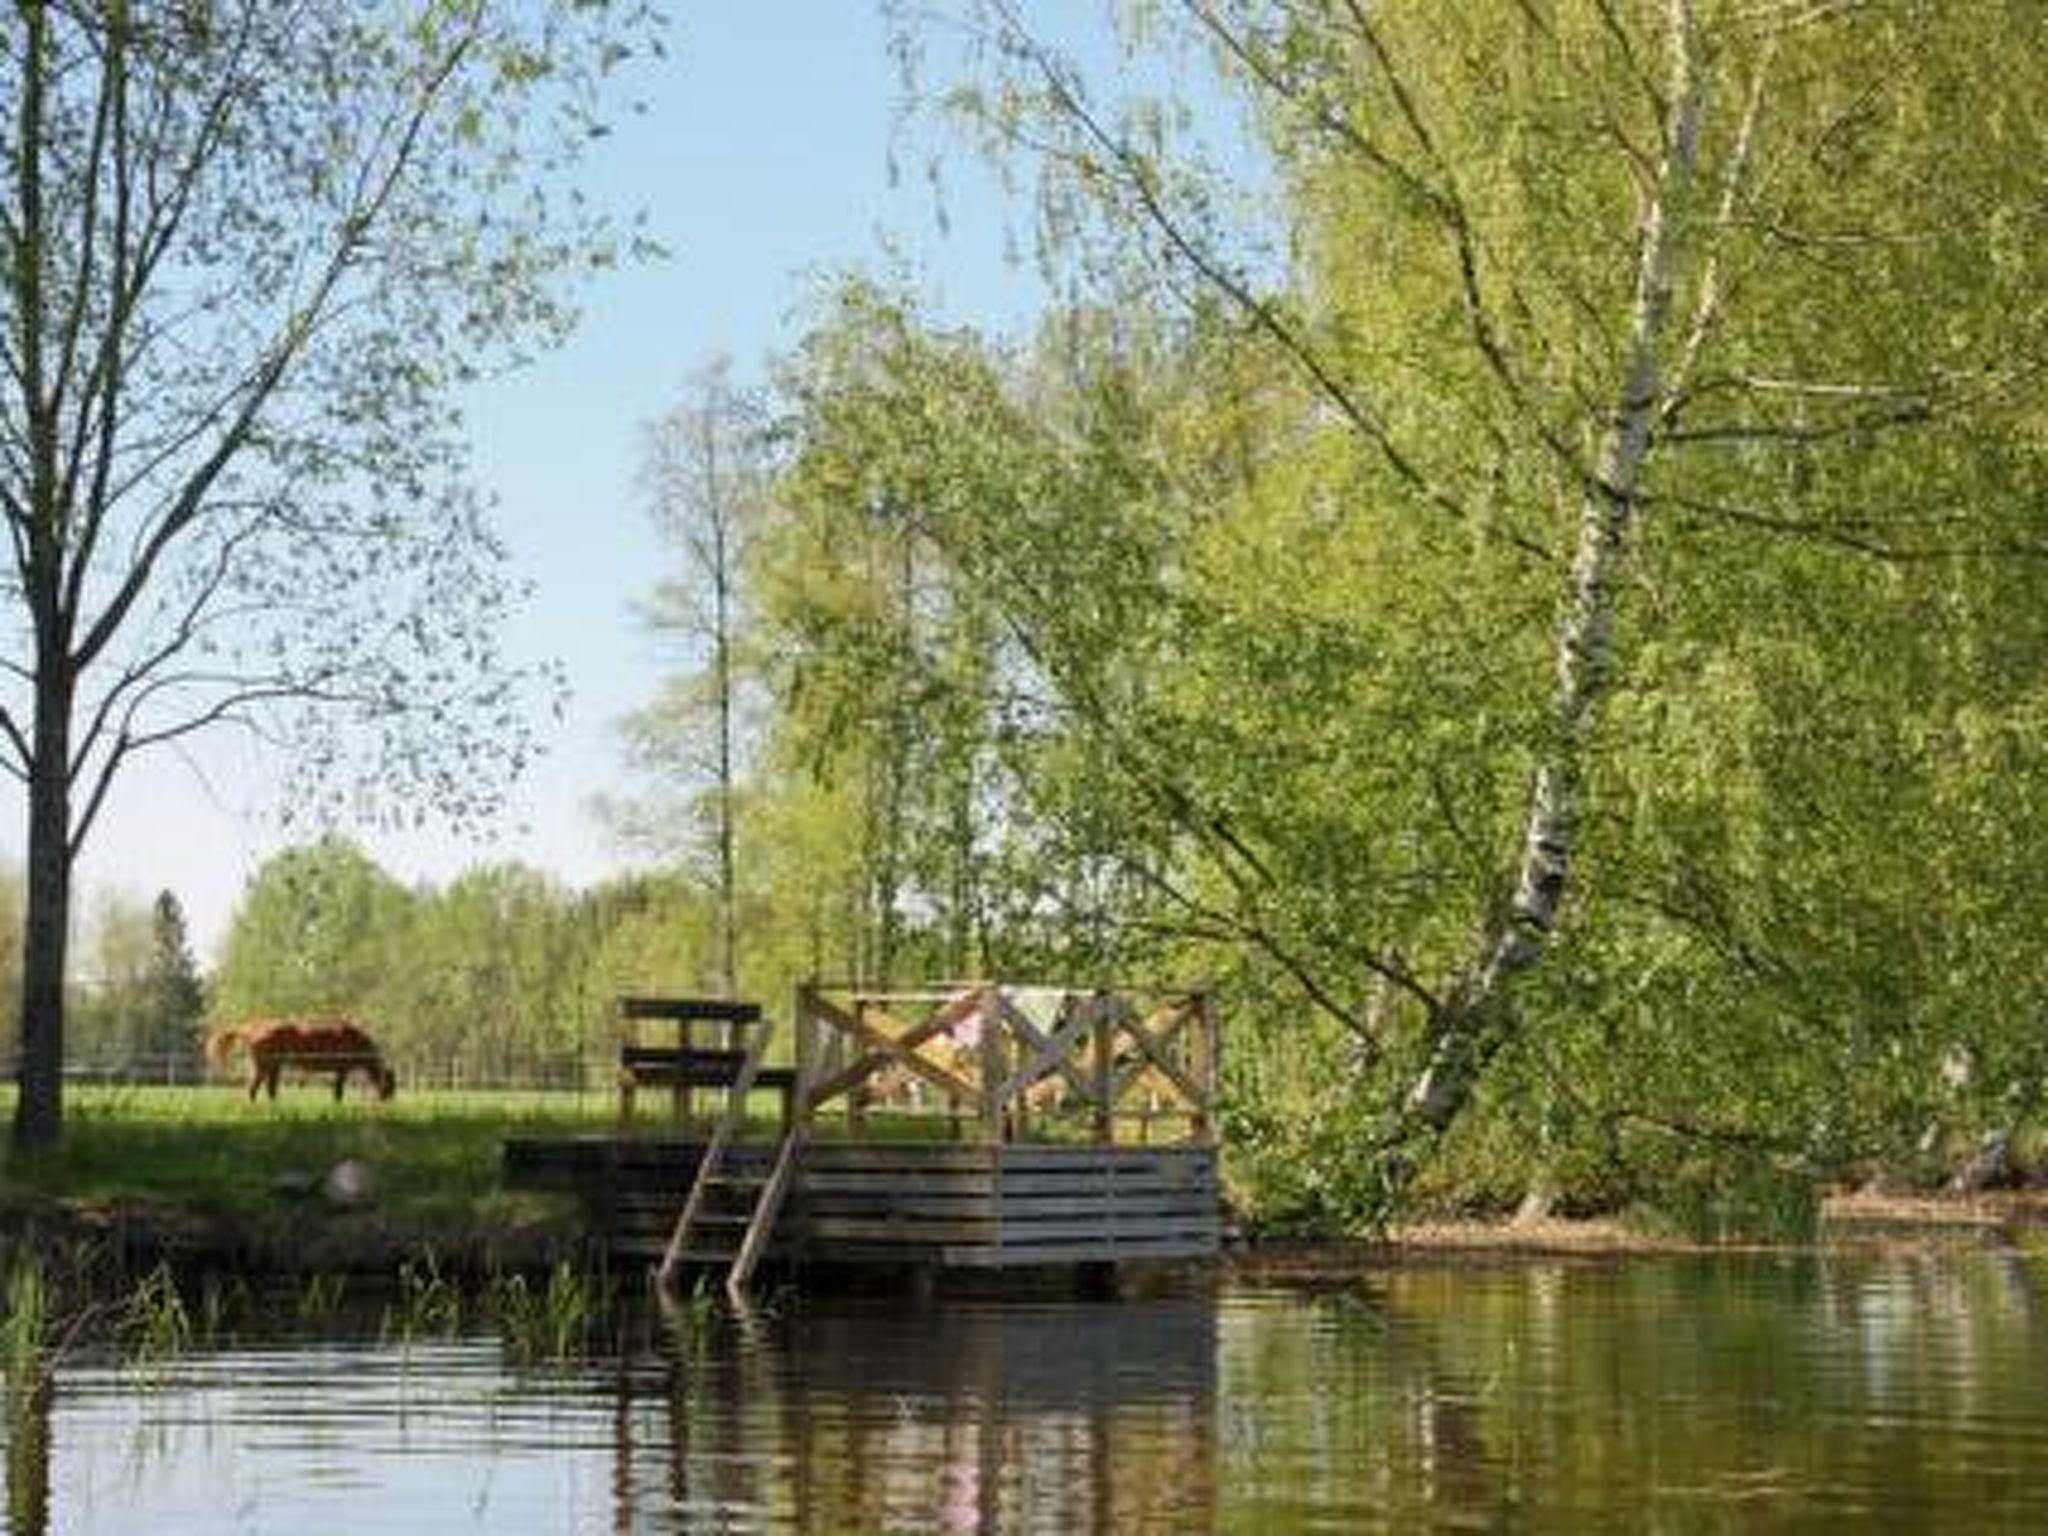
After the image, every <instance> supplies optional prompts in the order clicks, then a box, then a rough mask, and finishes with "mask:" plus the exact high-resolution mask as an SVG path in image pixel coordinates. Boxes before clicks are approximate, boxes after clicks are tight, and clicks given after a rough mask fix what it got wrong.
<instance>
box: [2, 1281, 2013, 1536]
mask: <svg viewBox="0 0 2048 1536" xmlns="http://www.w3.org/2000/svg"><path fill="white" fill-rule="evenodd" d="M2044 1278H2048V1259H2044V1257H2043V1256H2042V1255H2040V1254H2029V1253H2026V1252H2022V1251H2016V1250H2005V1251H1998V1252H1985V1253H1977V1254H1971V1253H1956V1252H1951V1253H1946V1254H1929V1253H1916V1254H1903V1255H1861V1256H1857V1255H1840V1256H1835V1257H1830V1258H1815V1257H1811V1256H1808V1257H1794V1258H1784V1257H1756V1256H1753V1257H1747V1258H1743V1257H1716V1258H1710V1259H1684V1260H1641V1259H1634V1260H1628V1261H1625V1262H1613V1263H1604V1262H1575V1263H1562V1264H1561V1263H1511V1264H1499V1265H1493V1266H1487V1265H1484V1264H1475V1263H1473V1262H1471V1261H1466V1262H1462V1263H1458V1264H1449V1263H1445V1264H1438V1265H1414V1266H1409V1267H1403V1268H1396V1269H1390V1270H1381V1271H1377V1272H1372V1273H1366V1274H1356V1273H1354V1274H1350V1275H1343V1276H1338V1277H1336V1278H1335V1279H1332V1280H1329V1281H1327V1282H1323V1283H1303V1282H1300V1281H1298V1280H1297V1281H1290V1282H1289V1283H1287V1284H1285V1285H1281V1284H1265V1285H1250V1284H1245V1283H1233V1284H1229V1285H1225V1286H1223V1287H1221V1288H1220V1289H1217V1290H1214V1291H1210V1290H1206V1289H1196V1290H1194V1291H1192V1292H1190V1293H1187V1294H1181V1295H1175V1296H1171V1297H1167V1298H1164V1299H1153V1300H1146V1301H1142V1302H1114V1303H1109V1302H1105V1303H1083V1302H1064V1301H1039V1302H1008V1303H996V1302H966V1301H951V1302H942V1303H939V1304H936V1305H931V1304H925V1305H919V1304H916V1303H913V1302H909V1301H906V1300H900V1299H898V1300H889V1299H876V1300H871V1301H863V1302H852V1301H813V1302H808V1303H805V1304H802V1305H794V1304H792V1305H789V1306H786V1307H784V1308H781V1309H779V1310H776V1311H772V1312H769V1313H766V1314H760V1315H749V1316H742V1317H737V1318H735V1317H732V1316H730V1315H727V1314H723V1313H717V1314H704V1315H692V1314H689V1313H687V1312H686V1313H685V1314H683V1315H682V1316H681V1317H680V1318H679V1319H676V1320H672V1321H671V1322H669V1323H666V1324H665V1323H664V1322H663V1321H662V1320H661V1319H660V1318H658V1317H656V1316H653V1315H651V1314H650V1315H649V1316H647V1317H644V1318H636V1319H634V1320H633V1328H634V1329H635V1330H637V1331H635V1332H632V1333H630V1334H629V1336H628V1337H627V1338H625V1339H624V1340H623V1341H622V1346H621V1347H620V1348H619V1349H618V1350H617V1351H616V1352H615V1353H612V1354H610V1355H607V1356H606V1357H605V1358H603V1359H600V1360H594V1361H586V1362H582V1363H579V1364H577V1365H575V1366H571V1367H548V1368H536V1367H534V1366H532V1365H530V1364H525V1363H522V1362H521V1361H519V1359H518V1358H517V1357H516V1356H515V1355H514V1354H513V1353H512V1352H511V1351H509V1350H508V1349H507V1348H506V1347H505V1346H503V1345H502V1344H500V1343H499V1342H498V1341H497V1340H496V1339H493V1338H465V1339H455V1340H443V1341H437V1342H429V1343H415V1344H413V1345H410V1346H407V1345H403V1344H396V1343H384V1342H379V1341H378V1340H377V1339H376V1337H375V1336H374V1332H368V1333H362V1334H359V1335H357V1336H356V1337H354V1338H349V1337H335V1336H334V1335H333V1334H332V1333H329V1334H327V1335H325V1336H323V1337H319V1338H310V1337H306V1336H299V1337H296V1338H277V1339H271V1340H268V1341H245V1342H244V1343H242V1344H239V1345H237V1346H235V1347H233V1348H228V1349H222V1350H220V1351H217V1352H213V1353H198V1354H194V1355H190V1356H187V1357H183V1358H181V1359H178V1360H176V1361H173V1362H171V1363H170V1364H168V1365H166V1366H163V1367H160V1368H156V1369H155V1370H154V1371H153V1372H152V1373H151V1374H148V1375H145V1374H142V1373H139V1372H138V1371H136V1370H135V1369H132V1368H129V1367H125V1366H122V1365H120V1364H119V1363H117V1362H110V1361H102V1362H97V1363H94V1362H90V1361H79V1360H72V1361H68V1362H67V1363H66V1364H65V1365H64V1366H63V1367H62V1368H61V1369H60V1370H59V1372H58V1374H57V1377H56V1379H55V1382H54V1386H49V1385H45V1386H44V1387H42V1388H38V1389H35V1390H27V1389H18V1388H15V1387H13V1386H10V1391H9V1395H8V1398H7V1409H8V1411H7V1415H6V1425H5V1432H6V1435H7V1444H6V1470H7V1478H8V1488H7V1504H6V1514H7V1521H6V1523H7V1529H8V1530H9V1531H12V1532H14V1533H16V1536H43V1533H44V1532H45V1531H47V1530H62V1531H65V1532H95V1531H132V1530H138V1529H148V1530H150V1531H151V1532H152V1533H158V1532H162V1533H175V1532H183V1531H191V1532H201V1531H206V1532H211V1531H217V1530H221V1529H241V1530H252V1531H290V1532H301V1531H329V1530H347V1531H349V1532H351V1533H352V1536H371V1533H374V1532H378V1531H418V1530H435V1531H443V1530H490V1531H567V1530H574V1531H602V1530H611V1531H615V1532H662V1533H668V1532H707V1531H777V1532H780V1531H798V1532H818V1533H841V1532H868V1531H904V1532H933V1533H958V1532H978V1533H980V1532H986V1533H995V1532H1006V1533H1007V1532H1023V1533H1031V1532H1061V1533H1070V1532H1119V1533H1121V1532H1135V1533H1140V1536H1142V1533H1146V1532H1168V1531H1171V1532H1191V1531H1194V1532H1198V1531H1223V1532H1230V1533H1239V1532H1245V1533H1254V1536H1258V1533H1269V1532H1270V1533H1280V1532H1296V1531H1312V1530H1337V1531H1411V1530H1456V1529H1480V1530H1485V1529H1517V1530H1527V1531H1537V1532H1549V1531H1555V1532H1565V1531H1571V1532H1579V1531H1638V1530H1643V1529H1658V1530H1666V1531H1691V1530H1701V1531H1707V1530H1720V1529H1727V1528H1730V1527H1731V1526H1733V1527H1740V1528H1742V1529H1745V1530H1774V1529H1832V1528H1851V1527H1853V1528H1855V1529H1858V1530H1887V1529H1896V1530H1928V1529H1944V1530H1947V1529H1957V1530H1963V1529H1967V1530H1992V1529H2013V1530H2019V1529H2048V1394H2043V1393H2042V1392H2041V1390H2040V1387H2041V1383H2042V1382H2043V1381H2044V1380H2048V1328H2044V1325H2048V1313H2044V1310H2043V1304H2042V1303H2043V1293H2042V1286H2043V1282H2044Z"/></svg>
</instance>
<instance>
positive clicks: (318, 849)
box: [212, 836, 419, 1024]
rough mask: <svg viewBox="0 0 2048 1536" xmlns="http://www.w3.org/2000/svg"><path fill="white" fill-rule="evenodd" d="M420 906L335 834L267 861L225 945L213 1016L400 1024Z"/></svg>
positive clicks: (412, 970)
mask: <svg viewBox="0 0 2048 1536" xmlns="http://www.w3.org/2000/svg"><path fill="white" fill-rule="evenodd" d="M416 905H417V900H416V898H415V896H414V895H413V893H412V892H411V891H409V890H407V889H406V887H404V886H403V885H401V884H399V883H398V882H397V881H396V880H394V879H392V877H391V876H390V875H388V874H386V873H385V872H384V871H383V870H382V869H381V868H379V867H378V865H377V864H376V862H375V861H374V860H372V859H371V858H370V857H369V856H368V855H366V854H364V853H363V852H362V850H361V849H359V848H357V847H356V846H355V845H354V844H353V843H350V842H348V841H347V840H346V839H344V838H341V837H337V836H328V837H325V838H322V839H321V840H320V841H318V842H315V843H308V844H305V845H303V846H301V847H297V848H288V849H286V850H284V851H283V852H281V853H278V854H274V855H272V856H271V857H270V858H269V859H267V860H265V861H264V863H263V866H262V867H261V868H260V869H258V870H257V871H256V873H255V874H254V875H252V876H251V877H250V879H249V883H248V885H247V887H246V888H245V889H244V890H243V892H242V899H241V901H240V902H239V903H237V904H236V907H235V912H234V916H233V918H232V919H231V920H230V922H229V925H228V933H227V938H226V940H225V941H224V943H223V944H222V947H221V959H220V965H219V967H218V968H217V971H216V975H215V978H214V986H213V1009H212V1011H213V1016H214V1017H215V1018H216V1019H217V1020H219V1021H221V1022H223V1023H227V1022H233V1021H235V1020H237V1019H244V1018H253V1017H263V1016H275V1015H280V1014H319V1013H350V1014H356V1015H359V1016H361V1017H364V1018H366V1019H369V1020H371V1021H373V1022H375V1023H379V1024H381V1023H382V1022H383V1021H384V1020H385V1019H386V1018H387V1017H390V1018H393V1019H394V1020H396V1019H397V1017H398V1015H399V1013H400V1009H399V1008H398V1007H397V1006H396V1005H395V1004H396V1002H397V1000H400V999H403V998H404V997H405V995H406V989H407V987H408V986H409V985H410V982H409V978H411V977H412V976H414V975H415V974H416V973H417V971H418V969H419V967H418V963H417V958H416V957H415V956H414V954H413V951H412V947H411V936H412V930H413V925H414V913H415V908H416Z"/></svg>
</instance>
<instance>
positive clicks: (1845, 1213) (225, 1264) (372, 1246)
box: [0, 1189, 2048, 1279]
mask: <svg viewBox="0 0 2048 1536" xmlns="http://www.w3.org/2000/svg"><path fill="white" fill-rule="evenodd" d="M2028 1233H2041V1234H2048V1189H2026V1190H2015V1191H2003V1192H1993V1193H1983V1194H1969V1195H1963V1194H1948V1193H1938V1194H1879V1193H1873V1192H1871V1191H1867V1190H1861V1191H1854V1192H1845V1193H1841V1194H1836V1195H1831V1196H1829V1197H1828V1198H1827V1199H1826V1200H1825V1201H1824V1202H1823V1204H1822V1208H1821V1220H1820V1229H1819V1231H1818V1233H1817V1234H1816V1235H1815V1236H1814V1237H1813V1238H1812V1239H1811V1240H1805V1241H1769V1240H1754V1241H1750V1240H1728V1241H1718V1242H1709V1241H1700V1240H1696V1239H1691V1238H1687V1237H1684V1236H1682V1235H1678V1234H1668V1233H1658V1232H1653V1231H1646V1230H1643V1229H1641V1228H1638V1227H1634V1226H1631V1225H1629V1224H1627V1223H1625V1222H1623V1221H1621V1220H1619V1219H1616V1218H1614V1217H1583V1218H1578V1217H1571V1218H1568V1217H1557V1216H1544V1217H1539V1218H1535V1219H1528V1218H1509V1217H1503V1218H1498V1219H1486V1218H1465V1219H1459V1218H1443V1219H1420V1220H1416V1221H1413V1222H1407V1223H1403V1224H1400V1225H1398V1226H1396V1227H1394V1228H1393V1229H1392V1230H1391V1231H1390V1232H1389V1233H1388V1234H1387V1235H1386V1236H1385V1237H1383V1238H1379V1239H1368V1238H1359V1237H1351V1236H1345V1235H1343V1234H1327V1233H1310V1234H1292V1235H1287V1236H1278V1235H1260V1234H1255V1233H1254V1234H1245V1235H1240V1236H1238V1237H1236V1238H1234V1239H1232V1240H1230V1241H1228V1242H1226V1244H1225V1247H1224V1250H1223V1252H1222V1254H1221V1256H1220V1261H1219V1262H1220V1265H1221V1266H1222V1267H1223V1268H1224V1269H1226V1270H1228V1271H1231V1272H1233V1273H1239V1274H1250V1275H1267V1276H1272V1277H1295V1278H1313V1277H1314V1276H1315V1275H1316V1274H1318V1273H1320V1272H1334V1271H1335V1270H1337V1269H1344V1270H1355V1269H1357V1268H1359V1267H1369V1266H1371V1265H1374V1264H1381V1265H1385V1264H1401V1263H1413V1262H1432V1261H1433V1262H1471V1263H1488V1262H1502V1263H1508V1262H1516V1261H1519V1260H1525V1259H1534V1258H1569V1259H1623V1258H1638V1257H1657V1256H1671V1255H1681V1254H1717V1253H1718V1254H1728V1253H1745V1252H1776V1253H1801V1252H1826V1251H1830V1250H1853V1249H1858V1248H1865V1247H1872V1246H1875V1247H1887V1248H1892V1247H1899V1246H1902V1245H1903V1246H1923V1247H1924V1246H1941V1245H1946V1244H1953V1243H1957V1242H1970V1243H1985V1242H1994V1243H1996V1242H2012V1241H2016V1240H2018V1239H2019V1238H2021V1237H2022V1236H2023V1235H2025V1234H2028ZM19 1251H28V1252H32V1253H36V1254H38V1255H42V1256H44V1257H54V1258H58V1259H60V1260H69V1261H71V1262H72V1263H75V1264H82V1265H84V1266H86V1267H90V1268H94V1269H98V1268H102V1267H104V1268H107V1269H111V1270H113V1271H116V1272H123V1273H136V1272H141V1271H145V1270H148V1269H151V1268H154V1267H156V1266H157V1265H159V1264H168V1265H170V1266H171V1267H173V1268H178V1269H194V1270H219V1271H226V1272H231V1273H238V1274H243V1275H248V1276H252V1277H255V1276H269V1277H276V1278H281V1279H289V1278H293V1277H302V1276H305V1275H308V1274H317V1273H336V1274H347V1275H359V1276H360V1275H376V1274H382V1275H386V1276H396V1275H398V1274H399V1273H400V1271H401V1270H403V1269H404V1268H406V1267H407V1266H409V1265H418V1264H430V1265H432V1266H433V1267H434V1269H435V1270H436V1271H437V1272H438V1273H441V1274H444V1275H447V1276H450V1277H456V1276H466V1277H472V1278H479V1279H481V1278H487V1277H489V1276H493V1275H501V1274H511V1273H517V1272H528V1273H532V1272H538V1271H544V1270H548V1269H551V1268H554V1267H555V1266H557V1265H560V1264H562V1263H565V1262H567V1263H570V1264H573V1265H577V1266H580V1267H586V1268H592V1269H597V1268H603V1267H604V1266H605V1264H606V1259H605V1257H604V1255H603V1254H602V1253H601V1252H599V1251H597V1249H596V1248H595V1245H594V1244H593V1243H592V1241H591V1238H590V1235H589V1233H588V1232H587V1231H586V1230H585V1228H584V1225H583V1222H582V1220H581V1217H580V1213H578V1212H577V1211H576V1210H575V1209H574V1208H573V1206H570V1205H568V1204H566V1203H564V1202H559V1201H558V1202H545V1201H543V1202H522V1204H521V1206H520V1207H519V1208H518V1209H517V1210H516V1211H508V1210H506V1209H504V1208H503V1207H499V1208H497V1209H494V1210H488V1211H479V1212H476V1213H474V1214H473V1215H472V1216H470V1217H469V1218H468V1219H466V1220H462V1221H458V1222H450V1221H447V1220H441V1219H432V1220H429V1219H422V1218H419V1217H407V1216H404V1215H395V1214H393V1213H391V1212H389V1211H385V1210H383V1209H380V1208H379V1207H378V1206H376V1205H375V1204H369V1205H365V1206H359V1207H337V1206H335V1205H332V1204H330V1203H328V1202H326V1201H324V1200H322V1199H320V1198H318V1197H308V1198H304V1199H300V1200H295V1201H290V1202H286V1201H282V1200H281V1201H279V1203H278V1204H277V1205H276V1206H275V1207H273V1208H270V1209H266V1210H264V1211H262V1212H260V1213H250V1212H241V1213H227V1212H220V1211H203V1210H195V1209H190V1208H185V1207H180V1206H175V1205H168V1204H164V1203H161V1202H152V1201H148V1200H143V1199H112V1200H95V1201H77V1200H65V1199H62V1198H50V1197H45V1198H42V1199H31V1200H26V1201H23V1200H19V1199H17V1200H16V1201H13V1202H10V1203H9V1204H8V1205H7V1206H6V1207H5V1208H4V1209H0V1261H4V1260H5V1259H8V1258H11V1257H12V1256H13V1254H14V1253H16V1252H19Z"/></svg>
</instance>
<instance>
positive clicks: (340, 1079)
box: [334, 1067, 348, 1104]
mask: <svg viewBox="0 0 2048 1536" xmlns="http://www.w3.org/2000/svg"><path fill="white" fill-rule="evenodd" d="M347 1085H348V1068H347V1067H343V1068H342V1069H341V1070H340V1071H339V1072H337V1073H335V1074H334V1102H335V1103H337V1104H339V1103H340V1102H341V1090H342V1089H343V1088H345V1087H346V1086H347Z"/></svg>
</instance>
